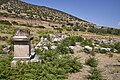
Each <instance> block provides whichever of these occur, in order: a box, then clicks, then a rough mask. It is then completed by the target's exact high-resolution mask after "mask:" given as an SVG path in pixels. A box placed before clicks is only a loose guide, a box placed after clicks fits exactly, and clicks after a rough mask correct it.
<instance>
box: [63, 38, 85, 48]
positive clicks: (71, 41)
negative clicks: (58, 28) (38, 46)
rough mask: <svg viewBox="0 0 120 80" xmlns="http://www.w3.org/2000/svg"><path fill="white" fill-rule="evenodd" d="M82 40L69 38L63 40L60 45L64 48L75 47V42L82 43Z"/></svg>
mask: <svg viewBox="0 0 120 80" xmlns="http://www.w3.org/2000/svg"><path fill="white" fill-rule="evenodd" d="M82 41H83V38H82V37H81V36H70V37H67V38H65V39H64V40H63V41H62V42H61V44H62V45H64V46H75V42H82Z"/></svg>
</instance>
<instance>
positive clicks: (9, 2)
mask: <svg viewBox="0 0 120 80" xmlns="http://www.w3.org/2000/svg"><path fill="white" fill-rule="evenodd" d="M1 16H2V17H9V18H17V19H27V20H38V21H46V22H50V23H55V24H56V23H57V24H63V25H66V24H72V25H79V26H81V25H82V26H84V27H90V26H94V24H92V23H90V22H87V21H85V20H82V19H79V18H77V17H75V16H72V15H70V14H67V13H65V12H62V11H59V10H56V9H52V8H48V7H45V6H37V5H32V4H28V3H25V2H22V1H20V0H0V17H1Z"/></svg>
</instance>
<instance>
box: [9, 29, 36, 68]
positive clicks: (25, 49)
mask: <svg viewBox="0 0 120 80" xmlns="http://www.w3.org/2000/svg"><path fill="white" fill-rule="evenodd" d="M13 40H14V58H13V61H12V62H11V66H15V65H16V63H17V61H21V62H26V63H27V62H28V61H31V56H32V57H33V55H35V54H32V55H31V37H30V33H28V32H27V31H25V30H18V31H17V32H16V34H15V35H14V36H13ZM33 58H34V57H33Z"/></svg>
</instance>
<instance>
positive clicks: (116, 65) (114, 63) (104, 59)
mask: <svg viewBox="0 0 120 80" xmlns="http://www.w3.org/2000/svg"><path fill="white" fill-rule="evenodd" d="M73 56H74V57H77V58H79V61H80V62H81V63H82V64H83V68H82V69H81V70H80V72H77V73H72V74H69V77H68V80H88V79H87V76H88V74H89V73H88V71H89V70H90V67H89V66H87V65H85V60H86V59H87V58H88V57H89V56H90V54H86V53H84V52H80V53H75V54H74V55H73ZM95 58H96V59H97V60H98V68H99V69H100V70H101V74H102V76H103V78H104V79H106V80H120V62H118V59H120V54H116V53H114V54H113V57H109V56H108V55H105V54H100V53H99V54H96V55H95Z"/></svg>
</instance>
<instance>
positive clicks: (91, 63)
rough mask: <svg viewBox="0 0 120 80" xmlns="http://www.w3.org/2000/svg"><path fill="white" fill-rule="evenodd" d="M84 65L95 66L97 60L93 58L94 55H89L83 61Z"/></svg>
mask: <svg viewBox="0 0 120 80" xmlns="http://www.w3.org/2000/svg"><path fill="white" fill-rule="evenodd" d="M85 64H86V65H89V66H91V67H97V65H98V61H97V60H96V59H95V58H94V57H89V58H88V59H87V60H86V62H85Z"/></svg>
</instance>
